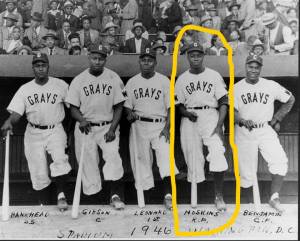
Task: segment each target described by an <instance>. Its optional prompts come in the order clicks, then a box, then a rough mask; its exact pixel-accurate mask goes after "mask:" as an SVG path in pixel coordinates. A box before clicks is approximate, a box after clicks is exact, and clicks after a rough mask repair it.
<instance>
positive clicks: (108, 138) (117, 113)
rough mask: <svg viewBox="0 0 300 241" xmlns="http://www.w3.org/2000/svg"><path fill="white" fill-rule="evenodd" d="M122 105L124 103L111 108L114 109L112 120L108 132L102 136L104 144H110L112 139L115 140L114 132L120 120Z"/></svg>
mask: <svg viewBox="0 0 300 241" xmlns="http://www.w3.org/2000/svg"><path fill="white" fill-rule="evenodd" d="M123 104H124V101H123V102H121V103H118V104H116V105H114V107H113V108H114V115H113V120H112V123H111V125H110V128H109V130H108V132H107V133H106V134H105V135H104V139H105V141H106V142H112V141H113V140H114V139H116V134H115V132H116V129H117V127H118V125H119V122H120V120H121V116H122V111H123Z"/></svg>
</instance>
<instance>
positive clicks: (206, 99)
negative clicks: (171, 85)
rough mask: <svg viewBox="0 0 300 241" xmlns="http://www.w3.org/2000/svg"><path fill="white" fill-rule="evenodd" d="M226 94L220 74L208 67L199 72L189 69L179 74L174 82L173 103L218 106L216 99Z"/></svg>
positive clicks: (186, 105) (192, 105)
mask: <svg viewBox="0 0 300 241" xmlns="http://www.w3.org/2000/svg"><path fill="white" fill-rule="evenodd" d="M224 95H227V89H226V84H225V82H224V80H223V78H222V76H221V75H220V74H219V73H218V72H216V71H215V70H212V69H210V68H207V67H205V70H204V71H203V72H202V73H200V74H192V73H190V71H189V70H187V71H185V72H184V73H183V74H182V75H180V76H179V77H178V79H177V81H176V83H175V103H176V104H183V105H184V106H185V107H201V106H209V107H212V108H217V107H218V100H219V99H220V98H221V97H223V96H224Z"/></svg>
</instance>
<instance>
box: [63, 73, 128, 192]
mask: <svg viewBox="0 0 300 241" xmlns="http://www.w3.org/2000/svg"><path fill="white" fill-rule="evenodd" d="M123 91H124V84H123V82H122V80H121V79H120V77H119V76H118V75H117V74H116V73H115V72H113V71H112V70H110V69H107V68H105V67H104V70H103V73H102V74H101V75H100V76H98V77H96V76H94V75H92V74H90V72H89V69H87V70H85V71H83V72H82V73H81V74H79V75H78V76H76V77H75V78H74V80H73V81H72V83H71V85H70V88H69V91H68V95H67V98H66V101H67V102H68V103H70V104H72V105H74V106H76V107H78V108H79V109H80V112H81V113H82V115H83V117H84V118H85V119H86V120H87V121H90V122H92V123H93V124H92V127H91V128H92V130H91V132H90V133H89V134H88V135H85V134H84V133H81V132H80V130H79V123H78V122H77V123H76V126H75V131H74V136H75V153H76V158H77V161H79V160H80V154H81V153H80V151H81V146H82V144H83V141H85V149H84V163H83V173H82V184H83V192H84V193H85V194H87V195H92V194H95V193H97V192H99V191H100V190H101V189H102V184H101V177H100V171H99V167H98V164H99V154H98V146H99V147H100V148H101V149H102V153H103V159H104V161H105V164H104V166H103V174H104V179H105V180H111V181H116V180H119V179H120V178H122V176H123V174H124V170H123V166H122V160H121V157H120V154H119V127H118V128H117V130H116V133H115V134H116V138H115V139H114V140H113V141H112V142H106V141H105V139H104V135H105V133H107V131H108V130H109V128H110V123H111V121H112V119H113V114H114V111H113V106H114V105H116V104H118V103H121V102H123V101H125V100H126V98H125V97H124V94H123Z"/></svg>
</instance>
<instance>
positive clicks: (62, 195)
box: [57, 192, 66, 200]
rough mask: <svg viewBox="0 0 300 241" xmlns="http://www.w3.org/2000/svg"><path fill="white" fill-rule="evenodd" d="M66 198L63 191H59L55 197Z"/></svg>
mask: <svg viewBox="0 0 300 241" xmlns="http://www.w3.org/2000/svg"><path fill="white" fill-rule="evenodd" d="M61 198H66V196H65V194H64V193H63V192H60V193H59V194H58V196H57V199H58V200H59V199H61Z"/></svg>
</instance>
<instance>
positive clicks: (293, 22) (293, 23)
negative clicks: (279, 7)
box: [289, 18, 299, 42]
mask: <svg viewBox="0 0 300 241" xmlns="http://www.w3.org/2000/svg"><path fill="white" fill-rule="evenodd" d="M298 23H299V20H298V18H290V19H289V26H290V28H291V30H292V32H291V41H293V42H295V41H296V40H298V39H299V26H298V25H299V24H298Z"/></svg>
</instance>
